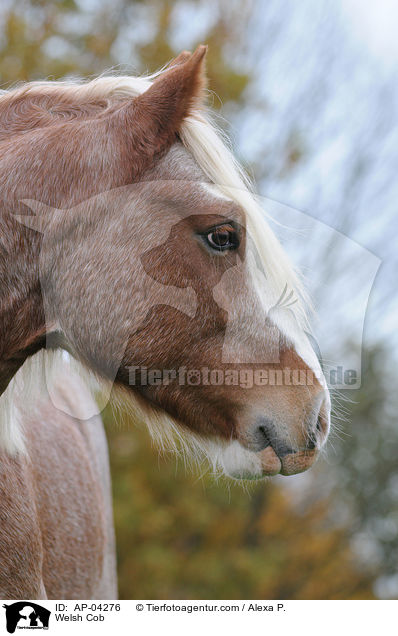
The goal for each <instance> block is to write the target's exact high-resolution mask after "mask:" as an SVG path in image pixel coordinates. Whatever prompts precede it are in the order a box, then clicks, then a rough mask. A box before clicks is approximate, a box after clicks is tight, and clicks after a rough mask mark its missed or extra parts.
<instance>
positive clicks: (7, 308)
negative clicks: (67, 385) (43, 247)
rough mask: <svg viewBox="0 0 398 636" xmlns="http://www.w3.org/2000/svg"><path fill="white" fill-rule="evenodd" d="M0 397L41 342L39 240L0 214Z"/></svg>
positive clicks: (43, 339) (42, 323)
mask: <svg viewBox="0 0 398 636" xmlns="http://www.w3.org/2000/svg"><path fill="white" fill-rule="evenodd" d="M0 237H1V240H0V395H1V394H2V393H3V392H4V391H5V389H6V388H7V386H8V384H9V382H10V381H11V379H12V377H13V376H14V375H15V373H16V372H17V371H18V369H19V367H20V366H22V364H23V363H24V362H25V360H26V358H27V357H29V356H30V355H33V354H34V353H36V351H38V350H39V349H40V348H42V347H43V345H44V342H45V333H46V328H45V319H44V312H43V305H42V300H41V293H40V282H39V253H40V237H39V236H37V233H35V232H33V231H32V230H28V229H27V228H24V227H23V226H21V225H20V224H19V223H18V222H17V221H15V220H14V219H13V218H12V217H10V216H9V215H7V214H3V215H1V214H0Z"/></svg>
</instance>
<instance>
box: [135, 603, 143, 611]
mask: <svg viewBox="0 0 398 636" xmlns="http://www.w3.org/2000/svg"><path fill="white" fill-rule="evenodd" d="M135 609H136V610H137V612H142V610H143V609H144V606H143V605H142V604H141V603H138V604H137V605H136V606H135Z"/></svg>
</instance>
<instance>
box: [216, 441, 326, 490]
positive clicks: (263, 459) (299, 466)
mask: <svg viewBox="0 0 398 636" xmlns="http://www.w3.org/2000/svg"><path fill="white" fill-rule="evenodd" d="M244 452H245V454H246V453H249V454H250V455H251V456H252V458H253V460H255V465H253V463H252V462H251V465H250V467H249V466H248V465H247V464H246V466H244V465H242V466H241V467H236V468H235V469H232V470H231V469H229V470H228V469H227V470H226V473H227V475H228V476H229V477H232V478H233V479H236V480H238V481H241V480H250V481H255V480H259V479H264V478H265V477H274V476H275V475H285V476H288V475H297V474H298V473H302V472H304V471H306V470H308V469H309V468H310V467H311V466H312V465H313V464H314V462H315V461H316V459H317V457H318V455H319V450H318V449H310V450H308V449H307V450H301V451H296V452H291V453H287V454H282V456H279V455H277V453H276V452H275V450H274V449H273V447H272V446H267V448H264V449H263V450H262V451H259V452H253V451H248V450H246V449H245V451H244ZM244 463H246V462H244Z"/></svg>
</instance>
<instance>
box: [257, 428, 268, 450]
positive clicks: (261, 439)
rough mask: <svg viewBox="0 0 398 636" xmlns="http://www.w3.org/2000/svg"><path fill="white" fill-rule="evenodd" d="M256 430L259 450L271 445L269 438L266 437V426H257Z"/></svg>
mask: <svg viewBox="0 0 398 636" xmlns="http://www.w3.org/2000/svg"><path fill="white" fill-rule="evenodd" d="M257 431H258V433H257V441H258V443H259V445H260V446H261V448H260V449H259V450H264V449H265V448H268V446H271V440H270V438H269V437H268V432H267V427H266V426H259V427H258V429H257Z"/></svg>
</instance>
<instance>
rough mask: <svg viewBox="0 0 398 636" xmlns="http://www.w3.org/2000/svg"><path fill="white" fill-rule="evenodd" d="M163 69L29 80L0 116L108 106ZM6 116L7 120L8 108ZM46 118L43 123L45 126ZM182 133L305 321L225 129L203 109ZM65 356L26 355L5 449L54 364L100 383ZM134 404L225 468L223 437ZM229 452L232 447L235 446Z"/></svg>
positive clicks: (273, 283) (2, 414) (2, 402)
mask: <svg viewBox="0 0 398 636" xmlns="http://www.w3.org/2000/svg"><path fill="white" fill-rule="evenodd" d="M158 74H159V73H157V74H155V75H152V76H149V77H130V76H101V77H98V78H97V79H94V80H92V81H88V82H78V81H73V82H71V81H54V82H48V81H46V82H32V83H27V84H24V85H22V86H20V87H17V88H14V89H11V90H8V91H3V92H2V93H1V94H0V118H1V113H4V112H6V111H7V110H10V112H11V111H12V110H13V109H14V111H18V112H16V114H17V116H18V118H19V119H18V122H19V123H18V126H21V125H22V124H23V115H24V109H23V103H24V100H25V99H27V100H29V98H33V101H35V100H36V98H37V100H38V101H39V102H40V98H41V97H42V96H44V98H45V100H47V101H50V102H51V103H52V100H53V103H52V106H51V107H52V108H55V109H56V106H57V100H60V101H61V102H63V103H66V104H67V112H66V114H65V115H63V114H62V109H60V116H66V117H75V116H79V115H78V112H77V111H78V108H79V104H81V105H82V110H83V112H84V109H85V107H86V108H87V109H88V110H89V109H90V108H102V109H106V108H107V107H108V106H110V105H112V104H113V103H115V102H117V101H123V100H128V99H131V98H132V97H135V96H138V95H140V94H141V93H143V92H144V91H146V90H147V89H148V88H149V87H150V85H151V83H152V81H153V79H154V78H155V77H157V75H158ZM61 105H62V104H61ZM68 107H69V110H68ZM38 110H39V109H38ZM58 114H59V113H58ZM5 118H6V119H7V115H6V116H5ZM45 125H46V124H45V123H44V124H43V126H45ZM2 133H3V138H4V136H5V135H6V134H7V131H6V122H5V120H4V117H3V120H2V121H1V120H0V137H1V136H2ZM8 136H9V135H8ZM180 137H181V140H182V142H183V144H184V146H185V148H186V149H187V150H188V151H189V152H190V154H191V155H192V156H193V157H194V159H195V160H196V162H197V163H198V164H199V166H200V168H201V169H202V170H203V172H204V173H205V174H206V176H207V177H208V178H209V179H210V180H211V182H213V183H214V184H216V185H217V186H218V188H219V189H220V190H221V192H222V193H223V194H225V195H227V196H228V197H229V198H230V199H232V200H234V201H235V202H236V203H237V204H238V205H240V206H241V208H242V209H243V210H244V211H245V214H246V221H247V226H248V230H249V232H250V234H251V236H252V238H253V240H254V242H255V244H256V248H257V251H258V254H259V256H260V258H261V260H262V263H263V266H264V269H265V271H266V273H267V281H268V283H269V286H270V289H272V290H273V295H274V296H275V298H278V296H279V295H280V292H281V290H282V289H283V288H284V286H285V285H286V284H287V285H288V287H289V288H290V289H293V290H295V292H296V295H297V298H298V302H297V303H296V305H295V314H296V317H297V319H298V322H299V324H300V325H301V326H302V327H303V328H305V327H306V324H307V323H306V306H307V305H308V300H307V297H306V293H305V290H304V288H303V285H302V283H301V281H300V279H299V276H298V275H297V273H296V272H295V271H294V268H293V267H292V265H291V263H290V261H289V259H288V257H287V255H286V254H285V252H284V250H283V248H282V246H281V245H280V243H279V241H278V239H277V238H276V236H275V235H274V233H273V232H272V230H271V228H270V227H269V225H268V223H267V221H266V216H265V212H264V211H263V210H262V208H261V206H260V205H259V203H258V201H257V198H256V196H255V194H254V192H253V189H252V186H251V184H250V182H249V180H248V178H247V176H246V175H245V174H244V172H243V170H242V168H241V167H240V166H239V164H238V162H237V161H236V160H235V158H234V156H233V154H232V152H231V150H230V149H229V148H228V146H227V143H226V141H225V140H224V139H223V137H222V134H221V133H220V131H219V130H218V129H217V128H216V126H215V125H214V124H213V123H211V122H210V121H209V120H208V119H207V117H206V116H205V115H204V114H203V112H197V113H194V114H192V115H191V116H190V117H188V118H186V120H185V121H184V123H183V126H182V130H181V132H180ZM62 360H63V361H62ZM64 362H65V360H64V359H63V357H62V353H54V352H47V351H41V352H39V353H38V354H36V355H35V356H33V357H32V358H30V359H28V360H27V361H26V362H25V364H24V365H23V367H22V368H21V369H20V370H19V372H18V373H17V375H16V376H15V378H14V380H13V381H12V382H11V384H10V385H9V387H8V388H7V390H6V392H5V393H4V394H3V396H2V397H1V398H0V418H1V425H0V448H2V449H4V450H5V451H7V452H8V453H11V454H13V453H14V454H15V453H16V452H23V451H24V442H23V430H22V424H21V421H22V420H23V417H22V416H21V407H20V404H25V405H28V408H29V409H33V408H35V405H39V402H40V400H41V398H42V396H43V395H46V394H47V386H46V382H48V372H49V368H52V373H53V375H54V377H55V376H58V377H62V374H65V372H68V373H73V374H77V375H78V376H81V377H85V378H86V380H87V381H88V384H87V386H89V385H90V386H92V387H93V386H94V388H95V387H97V386H98V385H97V384H96V382H97V380H95V381H94V383H93V381H92V379H90V378H93V377H94V376H92V374H91V373H90V372H88V371H86V370H85V369H83V367H82V366H81V365H79V364H75V365H74V366H73V367H72V366H70V365H69V366H68V369H66V367H65V366H64ZM68 364H69V363H68ZM44 365H45V366H46V374H45V373H44V371H43V368H44ZM87 390H89V389H87ZM129 404H130V406H129V409H130V412H131V415H132V417H133V419H134V420H135V421H145V424H146V425H147V426H148V429H149V431H150V433H151V435H152V437H153V438H154V439H156V441H158V442H159V441H160V444H161V445H162V446H163V447H164V448H169V449H172V450H181V448H183V450H189V448H190V449H191V450H192V451H193V454H194V456H195V458H196V459H200V458H202V457H203V456H206V457H207V458H208V459H210V461H211V464H212V468H213V470H217V469H219V468H223V466H222V465H221V464H222V461H223V460H221V459H220V457H221V455H220V451H219V448H220V446H221V445H222V443H221V442H217V444H215V442H212V441H208V442H206V441H205V440H203V439H202V438H200V437H199V436H197V435H194V434H192V433H190V432H188V431H184V432H183V434H182V430H181V427H180V426H179V425H178V424H177V423H175V422H174V421H173V420H172V419H171V418H170V417H169V416H167V415H166V414H163V413H159V412H158V411H156V410H155V409H153V408H150V407H148V406H147V405H145V404H143V403H142V401H140V400H138V399H137V398H135V397H134V396H133V395H132V394H130V395H129ZM37 408H39V407H37ZM231 452H233V448H232V450H231ZM240 452H242V451H240Z"/></svg>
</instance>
